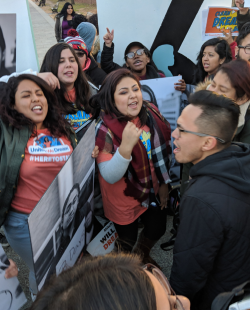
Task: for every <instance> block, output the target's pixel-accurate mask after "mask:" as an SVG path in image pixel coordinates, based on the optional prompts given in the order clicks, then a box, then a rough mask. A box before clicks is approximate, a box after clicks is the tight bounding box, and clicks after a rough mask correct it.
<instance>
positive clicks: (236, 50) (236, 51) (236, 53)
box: [234, 46, 240, 57]
mask: <svg viewBox="0 0 250 310" xmlns="http://www.w3.org/2000/svg"><path fill="white" fill-rule="evenodd" d="M239 50H240V49H239V48H238V46H235V48H234V53H235V56H236V57H237V56H238V53H239Z"/></svg>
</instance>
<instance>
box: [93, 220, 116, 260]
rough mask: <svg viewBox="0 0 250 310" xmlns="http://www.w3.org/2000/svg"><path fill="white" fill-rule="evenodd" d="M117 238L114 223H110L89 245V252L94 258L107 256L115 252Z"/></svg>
mask: <svg viewBox="0 0 250 310" xmlns="http://www.w3.org/2000/svg"><path fill="white" fill-rule="evenodd" d="M117 237H118V233H117V232H116V229H115V225H114V223H113V222H109V223H108V224H107V225H106V226H105V227H104V228H103V229H102V230H101V231H100V232H99V234H98V235H97V236H96V237H95V238H94V239H93V240H92V241H91V242H90V243H89V245H88V246H87V251H88V252H89V254H91V255H92V256H98V255H106V254H108V253H110V252H112V251H113V250H114V248H115V240H116V239H117Z"/></svg>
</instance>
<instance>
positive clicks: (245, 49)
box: [238, 45, 250, 54]
mask: <svg viewBox="0 0 250 310" xmlns="http://www.w3.org/2000/svg"><path fill="white" fill-rule="evenodd" d="M238 48H244V51H245V53H246V54H250V45H246V46H243V45H238Z"/></svg>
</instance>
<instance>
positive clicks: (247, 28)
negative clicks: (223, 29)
mask: <svg viewBox="0 0 250 310" xmlns="http://www.w3.org/2000/svg"><path fill="white" fill-rule="evenodd" d="M249 34H250V22H247V23H245V24H244V25H243V26H242V28H241V30H240V32H239V35H238V37H237V40H236V42H237V45H241V43H242V41H243V40H244V39H245V37H246V36H248V35H249Z"/></svg>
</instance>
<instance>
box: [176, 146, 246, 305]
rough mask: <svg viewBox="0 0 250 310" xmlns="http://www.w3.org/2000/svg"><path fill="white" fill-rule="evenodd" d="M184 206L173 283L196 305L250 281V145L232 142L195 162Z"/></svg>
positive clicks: (210, 301) (180, 292)
mask: <svg viewBox="0 0 250 310" xmlns="http://www.w3.org/2000/svg"><path fill="white" fill-rule="evenodd" d="M190 176H191V178H192V180H190V184H189V187H188V189H187V191H186V192H185V194H184V196H183V198H182V200H181V204H180V226H179V229H178V233H177V238H176V242H175V246H174V262H173V266H172V271H171V279H170V282H171V285H172V287H173V289H174V290H175V292H176V294H181V295H184V296H186V297H188V298H189V299H190V300H191V308H192V309H201V310H206V309H211V303H212V301H213V299H214V298H215V297H216V296H217V295H218V294H219V293H221V292H226V291H231V290H232V289H233V288H234V287H236V286H238V285H240V284H242V283H243V282H245V281H247V280H250V145H249V144H241V143H232V145H231V146H230V147H229V148H227V149H225V150H223V151H221V152H218V153H216V154H214V155H211V156H208V157H207V158H205V159H204V160H202V161H200V162H199V163H197V164H196V165H194V166H193V167H192V168H191V170H190Z"/></svg>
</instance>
